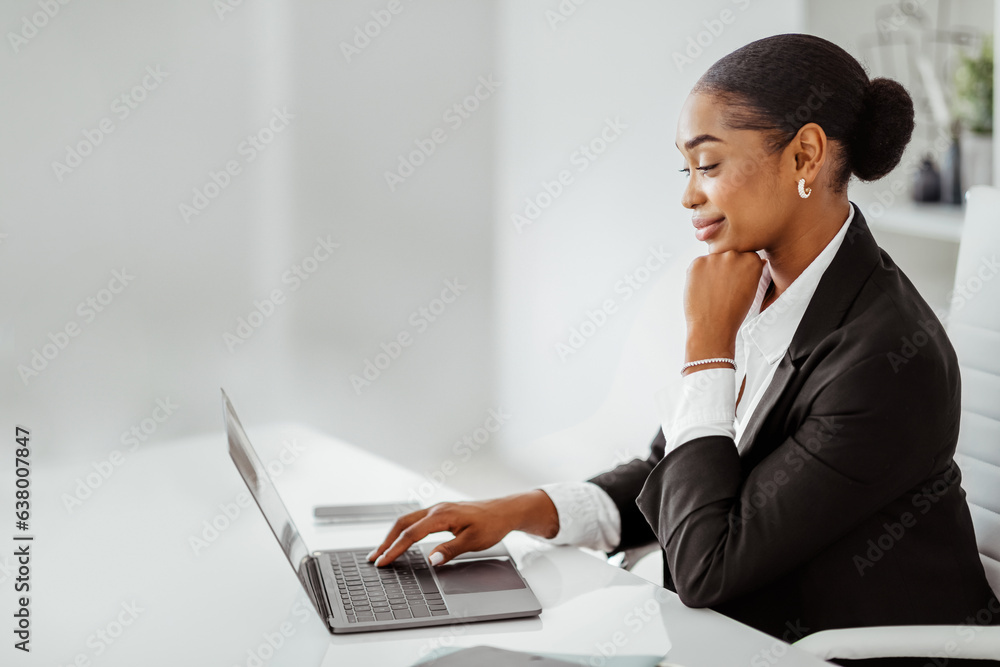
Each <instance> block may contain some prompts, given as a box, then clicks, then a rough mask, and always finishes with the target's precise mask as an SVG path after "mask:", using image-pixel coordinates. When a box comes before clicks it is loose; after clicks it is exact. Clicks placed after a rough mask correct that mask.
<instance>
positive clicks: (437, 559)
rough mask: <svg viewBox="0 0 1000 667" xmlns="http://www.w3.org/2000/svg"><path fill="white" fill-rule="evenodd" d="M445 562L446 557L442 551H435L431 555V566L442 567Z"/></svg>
mask: <svg viewBox="0 0 1000 667" xmlns="http://www.w3.org/2000/svg"><path fill="white" fill-rule="evenodd" d="M443 560H444V555H443V554H442V553H441V552H440V551H435V552H434V553H432V554H431V565H440V564H441V561H443Z"/></svg>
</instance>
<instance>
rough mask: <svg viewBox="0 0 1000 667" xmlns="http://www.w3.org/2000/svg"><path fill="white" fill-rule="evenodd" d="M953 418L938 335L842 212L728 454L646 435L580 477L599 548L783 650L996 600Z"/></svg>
mask: <svg viewBox="0 0 1000 667" xmlns="http://www.w3.org/2000/svg"><path fill="white" fill-rule="evenodd" d="M853 205H854V204H852V206H853ZM960 416H961V379H960V377H959V367H958V360H957V358H956V355H955V351H954V349H953V348H952V346H951V342H950V341H949V340H948V336H947V334H946V333H945V331H944V328H943V326H942V324H941V322H940V321H939V320H938V318H937V317H936V316H935V314H934V312H933V311H932V310H931V308H930V307H929V306H928V305H927V303H926V302H925V301H924V300H923V298H921V296H920V294H918V293H917V290H916V288H914V286H913V284H912V283H911V282H910V281H909V279H908V278H907V277H906V275H905V274H904V273H903V272H902V271H901V270H900V269H899V268H898V267H897V266H896V265H895V264H894V263H893V261H892V259H891V258H890V257H889V255H888V254H886V252H885V251H884V250H882V249H881V248H879V247H878V245H877V244H876V243H875V239H874V238H873V237H872V235H871V232H870V231H869V229H868V225H867V223H866V222H865V218H864V216H863V215H861V211H860V210H858V208H857V206H855V211H854V219H853V220H852V221H851V226H850V227H849V228H848V230H847V234H846V236H845V238H844V241H843V244H842V245H841V247H840V248H839V249H838V251H837V254H836V256H835V257H834V259H833V261H832V263H831V264H830V266H829V267H828V268H827V270H826V272H825V273H824V274H823V277H822V279H821V280H820V282H819V285H818V286H817V288H816V292H815V294H814V295H813V298H812V300H811V301H810V303H809V305H808V307H807V309H806V311H805V314H804V315H803V317H802V321H801V323H800V324H799V327H798V329H797V330H796V332H795V335H794V337H793V338H792V341H791V344H790V345H789V348H788V351H787V352H786V354H785V356H784V357H783V358H782V359H781V361H780V362H779V364H778V367H777V369H776V370H775V373H774V377H773V379H772V380H771V383H770V385H769V386H768V388H767V390H766V392H765V394H764V395H763V397H762V398H761V401H760V404H759V405H758V406H757V408H756V409H755V410H754V412H753V414H752V416H751V419H750V422H749V423H748V425H747V427H746V430H745V433H744V435H743V438H744V440H743V442H744V443H745V450H744V451H743V453H742V454H741V453H738V451H737V449H736V445H735V443H734V442H733V439H732V438H729V437H725V436H706V437H700V438H695V439H693V440H690V441H688V442H685V443H683V444H682V445H681V446H679V447H678V448H676V449H675V450H674V451H672V452H670V453H669V454H668V455H667V456H663V449H664V437H663V430H662V429H661V430H660V432H659V433H658V434H657V436H656V439H655V440H653V443H652V446H651V453H650V455H649V458H647V459H646V460H640V459H636V460H634V461H632V462H630V463H626V464H624V465H621V466H619V467H617V468H615V469H614V470H612V471H610V472H606V473H604V474H602V475H598V476H597V477H594V478H593V479H591V480H590V481H592V482H594V483H596V484H597V485H598V486H600V487H601V488H603V489H604V490H605V491H606V492H607V493H608V494H609V495H610V496H611V498H612V499H613V500H614V502H615V504H616V505H617V507H618V511H619V512H620V513H621V523H622V533H621V534H622V537H621V543H620V544H619V545H618V547H617V548H616V549H615V550H614V551H613V552H612V554H614V553H617V552H619V551H622V550H624V549H628V548H631V547H634V546H639V545H642V544H648V543H650V542H654V541H658V542H659V543H660V545H661V547H662V548H663V554H664V559H663V560H664V572H663V580H664V586H666V587H667V588H669V589H671V590H673V591H675V592H676V593H677V594H678V595H679V596H680V599H681V601H682V602H684V604H686V605H688V606H693V607H712V608H714V609H715V610H717V611H719V612H722V613H723V614H726V615H728V616H731V617H732V618H735V619H736V620H739V621H742V622H744V623H746V624H748V625H751V626H753V627H755V628H758V629H760V630H762V631H764V632H767V633H770V634H772V635H774V636H776V637H782V638H784V639H786V640H788V641H794V640H795V639H798V638H799V637H800V636H804V635H806V634H809V633H812V632H816V631H819V630H826V629H830V628H840V627H859V626H872V625H921V624H961V623H964V622H973V623H974V622H976V621H974V620H972V621H970V617H975V616H976V613H977V612H979V611H980V610H984V609H987V610H997V609H1000V606H998V603H997V601H996V600H995V598H994V597H993V593H992V591H991V590H990V587H989V584H988V583H987V581H986V575H985V572H984V570H983V565H982V563H981V561H980V559H979V554H978V551H977V547H976V538H975V534H974V533H973V526H972V519H971V516H970V514H969V508H968V505H967V504H966V501H965V492H964V491H963V490H962V487H961V486H960V480H961V474H960V472H959V469H958V467H957V466H956V464H955V462H954V460H953V459H952V456H953V455H954V453H955V445H956V442H957V440H958V429H959V420H960ZM990 617H991V620H990V621H988V622H990V623H992V624H996V623H1000V614H997V613H992V614H990ZM980 618H984V616H981V617H980ZM979 622H980V623H982V621H979Z"/></svg>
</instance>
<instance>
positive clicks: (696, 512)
mask: <svg viewBox="0 0 1000 667" xmlns="http://www.w3.org/2000/svg"><path fill="white" fill-rule="evenodd" d="M919 356H920V355H917V358H914V359H911V360H910V363H908V364H905V365H903V366H902V367H900V368H898V369H894V368H893V366H892V365H891V364H890V363H889V362H888V361H887V357H886V353H884V352H882V353H879V354H877V355H874V356H870V357H867V358H865V359H863V360H861V361H859V362H857V363H855V364H854V365H853V366H850V367H849V368H844V369H843V370H841V369H836V370H835V371H834V372H828V375H829V377H828V379H827V378H824V380H826V384H825V386H823V387H822V388H821V389H819V390H818V391H812V392H810V394H812V395H813V396H812V398H811V405H810V407H809V408H808V410H807V411H806V412H805V416H804V417H802V418H801V422H800V425H799V426H798V427H797V430H796V431H795V432H794V433H793V434H792V435H791V436H790V437H788V438H786V439H785V440H784V441H783V442H781V443H779V444H778V445H777V446H776V447H775V448H774V449H773V451H772V452H771V453H770V454H769V455H768V456H767V457H766V458H764V459H763V460H762V461H761V462H760V463H759V464H757V465H756V466H755V467H753V468H752V469H750V470H749V471H744V470H743V468H742V465H741V459H740V456H739V454H738V452H737V449H736V446H735V444H734V442H733V440H732V438H729V437H726V436H704V437H699V438H695V439H693V440H689V441H687V442H685V443H683V444H681V445H680V446H679V447H678V448H676V449H674V450H673V451H671V452H670V453H669V454H667V455H666V456H665V457H664V458H663V459H662V460H660V461H658V462H657V463H656V465H655V467H654V468H653V470H652V471H651V472H650V473H649V475H648V477H647V480H646V482H645V485H644V487H643V488H642V491H641V493H640V494H639V496H638V498H637V504H638V507H639V509H640V511H641V513H642V515H643V516H645V517H646V519H647V520H648V521H649V524H650V525H651V526H652V527H653V530H654V532H655V533H656V535H657V538H658V540H659V542H660V544H661V545H662V546H663V548H664V554H665V555H664V557H665V559H666V564H667V566H668V567H669V570H670V572H671V573H672V576H673V580H674V584H675V585H676V590H677V594H678V595H679V596H680V598H681V601H682V602H683V603H684V604H686V605H688V606H692V607H706V606H715V605H717V604H721V603H724V602H726V601H728V600H731V599H733V598H736V597H738V596H740V595H742V594H744V593H748V592H750V591H752V590H754V589H756V588H760V587H761V586H763V585H765V584H767V583H770V582H771V581H773V580H775V579H776V578H778V577H779V576H781V575H783V574H785V573H787V572H789V571H790V570H792V569H793V568H795V567H796V566H797V565H799V564H801V563H804V562H806V561H808V560H811V559H812V558H813V557H815V556H816V555H818V554H819V553H820V552H822V550H824V548H825V547H827V546H828V545H830V544H832V543H833V542H834V541H836V540H837V539H838V538H840V537H842V536H844V535H845V534H847V533H848V532H849V531H850V530H851V529H852V527H854V526H856V525H857V524H859V523H860V522H861V521H863V520H865V519H866V518H868V517H870V516H871V515H873V514H875V513H876V512H878V511H879V509H880V508H882V507H883V506H884V505H886V504H887V503H889V502H890V501H892V500H893V499H895V498H897V497H900V496H901V495H903V494H904V493H906V492H907V491H908V490H909V489H912V488H913V487H915V486H918V485H919V484H920V483H921V482H922V481H923V480H925V479H926V478H927V477H928V476H929V475H930V474H931V473H932V471H933V470H934V468H935V466H936V465H939V464H940V461H936V460H935V459H936V458H938V457H939V456H940V454H941V452H942V451H946V450H947V446H948V444H949V439H950V438H952V439H953V438H954V436H955V434H957V423H958V419H959V416H960V415H959V410H958V409H957V407H956V406H957V404H958V402H959V400H958V397H956V396H955V395H954V394H955V391H956V385H955V383H954V381H953V380H952V381H949V380H948V378H946V377H945V373H944V371H943V369H942V368H941V366H940V365H934V364H933V363H920V362H919ZM845 365H846V364H845ZM824 366H826V367H827V368H833V367H834V366H835V364H834V363H830V364H824ZM814 372H817V371H814ZM958 391H960V389H959V390H958ZM797 400H802V401H810V398H808V397H805V396H801V395H800V398H799V399H797ZM758 437H760V435H758ZM952 444H953V440H952ZM632 474H634V476H635V477H633V478H632V479H635V478H638V476H639V474H640V468H639V466H635V467H634V469H633V470H632ZM623 486H624V485H623Z"/></svg>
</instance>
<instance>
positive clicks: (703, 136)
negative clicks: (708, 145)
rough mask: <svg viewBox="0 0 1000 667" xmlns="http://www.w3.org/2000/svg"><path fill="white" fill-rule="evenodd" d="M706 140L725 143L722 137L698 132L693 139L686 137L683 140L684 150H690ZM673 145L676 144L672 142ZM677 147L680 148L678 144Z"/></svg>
mask: <svg viewBox="0 0 1000 667" xmlns="http://www.w3.org/2000/svg"><path fill="white" fill-rule="evenodd" d="M706 141H718V142H719V143H721V144H724V143H726V142H725V141H723V140H722V139H719V138H718V137H715V136H712V135H711V134H699V135H698V136H697V137H695V138H694V139H688V140H687V141H685V142H684V149H685V150H691V149H693V148H695V147H696V146H699V145H701V144H703V143H705V142H706ZM674 145H675V146H677V144H676V143H674ZM677 147H678V148H680V146H677Z"/></svg>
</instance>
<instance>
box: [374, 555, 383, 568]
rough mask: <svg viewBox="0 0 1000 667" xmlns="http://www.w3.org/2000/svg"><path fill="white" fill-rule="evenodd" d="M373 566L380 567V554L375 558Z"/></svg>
mask: <svg viewBox="0 0 1000 667" xmlns="http://www.w3.org/2000/svg"><path fill="white" fill-rule="evenodd" d="M375 567H382V556H379V557H378V558H376V559H375Z"/></svg>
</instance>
